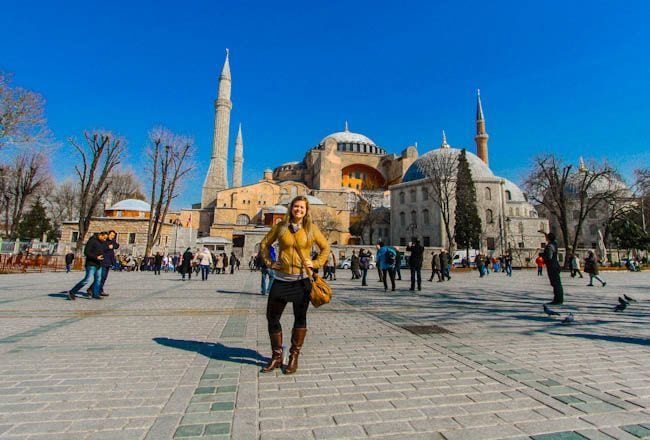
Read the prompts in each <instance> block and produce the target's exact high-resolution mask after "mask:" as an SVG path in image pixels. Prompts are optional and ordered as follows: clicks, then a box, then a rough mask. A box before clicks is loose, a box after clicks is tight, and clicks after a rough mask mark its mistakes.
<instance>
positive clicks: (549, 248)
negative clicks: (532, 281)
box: [542, 231, 564, 305]
mask: <svg viewBox="0 0 650 440" xmlns="http://www.w3.org/2000/svg"><path fill="white" fill-rule="evenodd" d="M542 232H543V231H542ZM544 235H545V237H546V247H544V252H542V256H543V257H544V264H546V273H547V274H548V280H549V281H550V283H551V286H553V301H551V302H550V303H549V304H554V305H559V304H562V303H563V302H564V289H563V288H562V280H561V279H560V270H561V267H560V261H559V260H558V258H557V250H558V245H557V241H556V240H555V234H553V233H552V232H549V233H548V234H546V233H544Z"/></svg>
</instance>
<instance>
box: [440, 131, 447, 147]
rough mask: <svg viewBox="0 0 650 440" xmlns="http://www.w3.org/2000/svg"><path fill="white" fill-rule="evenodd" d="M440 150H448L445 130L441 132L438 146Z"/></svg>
mask: <svg viewBox="0 0 650 440" xmlns="http://www.w3.org/2000/svg"><path fill="white" fill-rule="evenodd" d="M440 148H449V144H448V143H447V135H446V134H445V130H442V144H440Z"/></svg>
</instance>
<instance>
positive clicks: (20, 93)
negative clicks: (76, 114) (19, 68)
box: [0, 72, 51, 150]
mask: <svg viewBox="0 0 650 440" xmlns="http://www.w3.org/2000/svg"><path fill="white" fill-rule="evenodd" d="M44 108H45V100H44V99H43V97H42V96H41V95H39V94H38V93H35V92H32V91H30V90H25V89H23V88H20V87H13V86H12V84H11V77H10V76H9V75H6V74H4V73H2V72H0V150H2V149H4V148H6V147H11V146H24V145H27V146H32V147H43V146H46V145H49V144H50V143H51V133H50V131H49V130H48V128H47V125H46V120H45V110H44Z"/></svg>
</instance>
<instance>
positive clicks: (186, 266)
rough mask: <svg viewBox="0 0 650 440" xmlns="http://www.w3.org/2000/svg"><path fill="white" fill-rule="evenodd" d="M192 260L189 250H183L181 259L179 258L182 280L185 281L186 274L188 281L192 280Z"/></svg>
mask: <svg viewBox="0 0 650 440" xmlns="http://www.w3.org/2000/svg"><path fill="white" fill-rule="evenodd" d="M193 259H194V254H192V250H191V249H190V248H187V249H185V252H184V253H183V257H182V258H181V265H180V272H181V276H182V277H183V278H182V280H183V281H185V274H187V277H188V279H190V280H191V279H192V260H193Z"/></svg>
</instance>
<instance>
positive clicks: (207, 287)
mask: <svg viewBox="0 0 650 440" xmlns="http://www.w3.org/2000/svg"><path fill="white" fill-rule="evenodd" d="M338 275H339V280H338V281H334V282H333V283H332V284H333V286H334V288H335V298H334V300H333V302H332V303H331V304H329V305H327V306H324V307H322V308H320V309H318V310H314V309H311V310H310V313H309V317H308V318H309V332H308V335H307V339H306V343H305V346H304V348H303V354H302V356H301V358H300V361H301V365H300V369H299V371H298V373H297V374H295V375H292V376H284V375H282V374H281V373H280V372H279V371H277V370H276V371H275V372H273V373H271V374H267V375H262V374H260V373H259V368H260V366H261V365H263V364H264V362H265V359H266V356H268V354H269V346H268V336H267V332H266V319H265V316H264V313H265V304H266V298H265V297H263V296H261V295H259V294H258V290H259V273H250V272H248V271H242V272H240V273H237V274H235V275H213V276H211V278H210V280H209V281H207V282H202V281H200V280H196V279H193V280H191V281H186V282H181V281H180V280H179V279H178V277H177V276H176V275H175V274H171V273H170V274H162V275H161V276H158V277H156V276H154V275H153V274H151V273H111V275H110V278H109V281H108V283H107V290H109V291H110V293H111V296H110V297H109V298H107V299H105V300H102V301H98V300H87V299H84V298H79V299H77V301H74V302H72V301H68V300H67V299H66V297H65V294H64V293H61V292H62V291H64V290H66V289H69V288H70V287H72V285H74V283H76V281H78V279H79V278H80V277H81V274H80V273H72V274H64V273H50V274H24V275H4V276H0V439H48V440H51V439H131V438H133V439H171V438H186V439H191V438H212V439H222V438H223V439H226V438H234V439H257V438H261V439H264V440H267V439H325V438H335V439H343V438H366V437H371V438H391V439H394V438H405V439H447V440H451V439H490V438H516V439H524V438H533V439H584V438H588V439H610V438H616V439H637V438H647V437H650V326H649V325H648V324H650V316H649V312H650V272H642V273H634V274H633V273H623V272H617V273H609V272H605V273H604V276H605V278H606V280H607V282H608V284H607V286H606V287H604V288H602V287H587V286H586V281H585V279H572V278H570V277H568V276H563V281H564V284H565V290H566V302H565V305H564V306H562V307H556V306H554V309H556V310H557V311H559V312H561V313H562V316H561V317H559V318H558V317H548V316H546V315H545V314H544V313H543V312H542V306H541V305H542V303H544V302H546V301H549V300H550V299H551V297H552V294H551V289H550V286H549V285H548V281H547V279H546V277H537V276H536V274H535V273H534V272H533V271H522V272H518V271H516V272H515V273H514V274H513V277H512V278H508V277H506V276H504V275H503V274H491V275H489V276H488V277H486V278H484V279H479V278H478V276H477V275H476V273H461V274H453V276H452V280H451V281H450V282H445V283H436V282H433V283H432V282H428V281H424V284H423V290H422V291H415V292H411V291H409V290H408V287H409V285H408V282H407V281H398V282H397V283H398V288H397V291H396V292H390V291H389V292H384V289H383V286H382V285H381V284H380V283H378V282H377V280H376V273H372V274H371V276H374V277H375V278H371V279H370V281H369V283H370V286H369V287H368V288H364V289H361V288H360V286H359V284H358V283H357V282H356V281H351V280H349V272H348V271H339V273H338ZM403 275H405V279H406V277H407V274H406V272H405V271H403ZM425 276H428V273H425ZM623 294H627V295H628V296H631V297H633V298H636V299H637V300H638V302H634V303H631V304H630V305H629V306H628V308H627V309H626V310H625V311H623V312H621V313H615V312H614V311H613V308H614V306H615V305H616V304H617V303H618V299H617V298H618V296H619V295H623ZM569 312H571V313H573V314H574V317H575V320H574V322H573V323H569V324H562V320H563V319H564V317H565V316H566V315H567V314H568V313H569ZM291 325H292V316H291V311H290V308H288V309H287V312H286V313H285V317H284V319H283V326H284V328H285V334H286V333H289V332H290V329H291ZM285 339H288V338H285ZM285 344H286V342H285Z"/></svg>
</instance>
